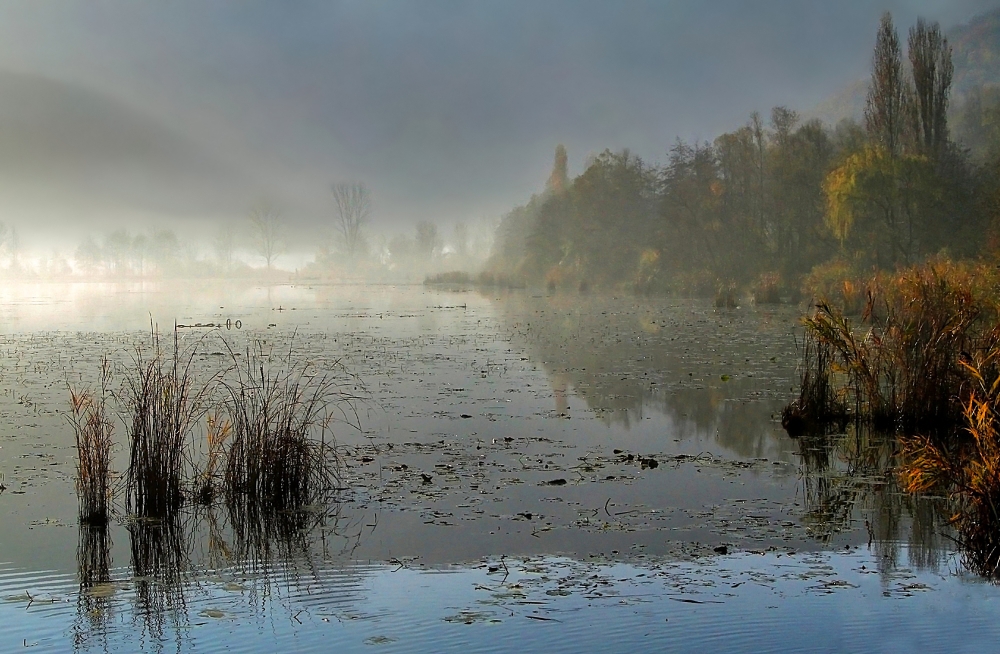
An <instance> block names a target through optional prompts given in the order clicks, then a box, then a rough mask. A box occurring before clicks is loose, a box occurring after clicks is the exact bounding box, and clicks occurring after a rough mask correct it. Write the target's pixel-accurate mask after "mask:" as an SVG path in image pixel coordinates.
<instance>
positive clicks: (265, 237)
mask: <svg viewBox="0 0 1000 654" xmlns="http://www.w3.org/2000/svg"><path fill="white" fill-rule="evenodd" d="M247 217H248V218H249V219H250V227H251V239H252V242H253V246H254V249H255V251H256V252H257V254H258V255H260V257H261V258H262V259H264V263H265V265H266V267H267V270H268V271H270V270H271V267H272V266H273V265H274V260H275V259H277V258H278V255H280V254H281V251H282V249H283V247H284V236H285V235H284V231H285V226H284V224H283V222H282V219H281V213H280V212H279V211H278V210H277V209H276V208H275V207H274V206H272V205H271V204H270V203H269V202H266V201H262V202H258V203H257V204H256V205H255V206H254V207H253V208H252V209H251V210H250V213H249V214H248V216H247Z"/></svg>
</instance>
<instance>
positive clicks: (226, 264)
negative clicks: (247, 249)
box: [212, 223, 236, 272]
mask: <svg viewBox="0 0 1000 654" xmlns="http://www.w3.org/2000/svg"><path fill="white" fill-rule="evenodd" d="M212 249H213V250H215V258H216V259H217V260H218V262H219V265H220V266H222V269H223V270H225V271H226V272H229V271H230V270H231V269H232V267H233V254H234V253H235V251H236V234H235V233H234V232H233V227H232V225H230V224H229V223H224V224H222V225H219V229H218V231H216V232H215V237H214V238H213V239H212Z"/></svg>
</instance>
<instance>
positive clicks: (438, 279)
mask: <svg viewBox="0 0 1000 654" xmlns="http://www.w3.org/2000/svg"><path fill="white" fill-rule="evenodd" d="M471 282H472V276H471V275H469V273H467V272H465V271H464V270H449V271H448V272H443V273H438V274H437V275H428V276H427V277H426V278H424V285H426V286H430V285H433V284H469V283H471Z"/></svg>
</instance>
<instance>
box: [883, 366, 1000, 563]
mask: <svg viewBox="0 0 1000 654" xmlns="http://www.w3.org/2000/svg"><path fill="white" fill-rule="evenodd" d="M998 359H1000V349H996V348H995V349H993V350H992V351H991V352H990V353H989V354H987V355H986V356H982V357H978V358H976V359H975V360H971V361H967V362H963V365H964V366H965V367H966V368H967V370H968V371H969V374H970V376H971V377H972V379H973V380H974V388H973V391H972V393H971V394H970V397H969V398H968V400H967V401H966V402H965V404H964V406H963V417H964V420H965V432H966V434H967V436H968V438H966V439H963V440H961V441H956V442H942V441H940V440H939V439H933V438H928V437H925V436H915V437H907V438H904V439H903V440H902V445H903V459H904V463H903V465H902V466H900V470H899V478H900V482H901V485H902V486H903V488H904V489H905V490H906V491H908V492H910V493H938V494H942V495H946V496H948V497H949V498H950V499H951V500H952V503H953V506H954V514H953V515H952V518H951V522H952V524H953V525H954V526H955V527H956V528H957V530H958V534H959V542H960V543H961V545H962V547H963V553H964V557H965V560H966V564H967V565H968V566H969V567H970V568H971V569H973V570H975V571H976V572H978V573H979V574H981V575H983V576H986V577H989V578H1000V423H998V420H1000V371H998V366H997V361H998Z"/></svg>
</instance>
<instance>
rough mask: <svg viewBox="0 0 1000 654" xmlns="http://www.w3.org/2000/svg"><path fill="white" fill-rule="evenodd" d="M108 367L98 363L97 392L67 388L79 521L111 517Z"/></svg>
mask: <svg viewBox="0 0 1000 654" xmlns="http://www.w3.org/2000/svg"><path fill="white" fill-rule="evenodd" d="M110 384H111V366H110V365H109V363H108V360H107V358H104V359H103V360H102V362H101V377H100V386H101V388H100V392H99V393H95V392H94V391H91V390H80V391H75V390H73V389H70V414H69V420H70V424H72V426H73V432H74V435H75V437H76V493H77V499H78V501H79V515H80V522H81V523H83V524H89V525H104V524H107V522H108V517H109V516H110V504H111V489H112V471H111V452H112V447H113V445H114V442H113V435H114V430H115V426H114V422H113V421H112V417H111V416H110V414H109V411H108V398H109V393H110V388H109V386H110Z"/></svg>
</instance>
